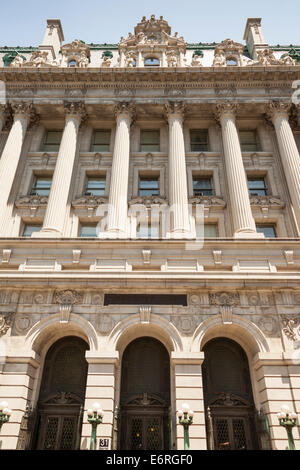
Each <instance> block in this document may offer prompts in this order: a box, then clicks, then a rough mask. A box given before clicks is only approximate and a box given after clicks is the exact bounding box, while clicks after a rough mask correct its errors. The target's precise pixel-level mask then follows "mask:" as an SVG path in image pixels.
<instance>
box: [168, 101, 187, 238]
mask: <svg viewBox="0 0 300 470" xmlns="http://www.w3.org/2000/svg"><path fill="white" fill-rule="evenodd" d="M183 111H184V110H183V106H182V105H180V104H178V103H176V104H175V103H173V104H172V105H167V117H168V122H169V205H170V208H171V233H174V234H175V233H178V234H179V233H186V232H190V230H191V229H190V220H189V211H188V192H187V181H186V163H185V148H184V137H183Z"/></svg>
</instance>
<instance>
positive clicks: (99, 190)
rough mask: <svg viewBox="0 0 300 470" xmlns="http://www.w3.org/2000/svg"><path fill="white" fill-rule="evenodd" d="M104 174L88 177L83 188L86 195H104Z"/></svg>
mask: <svg viewBox="0 0 300 470" xmlns="http://www.w3.org/2000/svg"><path fill="white" fill-rule="evenodd" d="M105 184H106V179H105V176H102V177H95V178H94V177H92V176H90V177H88V179H87V184H86V188H85V194H86V196H104V193H105Z"/></svg>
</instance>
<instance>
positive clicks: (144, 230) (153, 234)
mask: <svg viewBox="0 0 300 470" xmlns="http://www.w3.org/2000/svg"><path fill="white" fill-rule="evenodd" d="M149 219H150V217H149ZM136 236H137V237H138V238H159V224H158V222H157V223H153V222H152V224H151V221H150V220H148V222H147V221H144V222H141V223H140V224H139V225H138V226H137V231H136Z"/></svg>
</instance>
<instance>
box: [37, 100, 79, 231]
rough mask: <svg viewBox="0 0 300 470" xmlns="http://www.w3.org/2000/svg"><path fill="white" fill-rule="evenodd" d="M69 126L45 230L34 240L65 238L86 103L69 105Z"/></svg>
mask: <svg viewBox="0 0 300 470" xmlns="http://www.w3.org/2000/svg"><path fill="white" fill-rule="evenodd" d="M65 112H66V123H65V128H64V132H63V135H62V139H61V143H60V147H59V152H58V156H57V162H56V165H55V171H54V175H53V180H52V185H51V191H50V195H49V200H48V205H47V210H46V214H45V218H44V223H43V228H42V230H41V231H40V232H35V233H34V234H33V236H34V237H45V238H47V237H61V236H62V235H63V227H64V221H65V214H66V207H67V200H68V195H69V191H70V185H71V178H72V173H73V166H74V161H75V156H76V149H77V140H78V130H79V126H80V123H81V121H82V119H83V118H84V117H85V108H84V105H83V103H81V102H78V103H74V102H73V103H65Z"/></svg>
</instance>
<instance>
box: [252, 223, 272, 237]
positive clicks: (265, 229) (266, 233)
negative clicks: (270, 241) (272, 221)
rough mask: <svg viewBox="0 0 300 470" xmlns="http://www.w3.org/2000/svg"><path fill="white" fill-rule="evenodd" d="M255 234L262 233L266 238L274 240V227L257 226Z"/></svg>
mask: <svg viewBox="0 0 300 470" xmlns="http://www.w3.org/2000/svg"><path fill="white" fill-rule="evenodd" d="M256 231H257V233H263V234H264V236H265V237H266V238H276V230H275V226H274V225H257V226H256Z"/></svg>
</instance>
